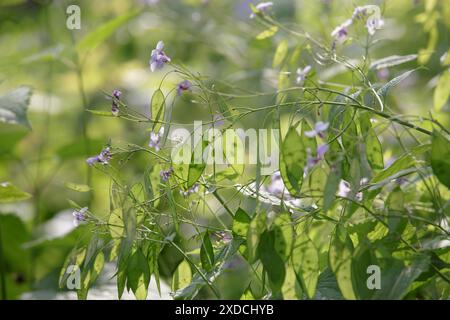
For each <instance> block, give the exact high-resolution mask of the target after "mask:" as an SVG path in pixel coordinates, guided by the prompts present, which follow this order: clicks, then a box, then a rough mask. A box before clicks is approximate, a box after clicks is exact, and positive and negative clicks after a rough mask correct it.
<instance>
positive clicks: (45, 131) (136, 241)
mask: <svg viewBox="0 0 450 320" xmlns="http://www.w3.org/2000/svg"><path fill="white" fill-rule="evenodd" d="M166 2H167V1H159V3H158V6H151V7H150V6H147V5H144V4H143V3H142V4H140V5H139V6H140V7H139V9H137V10H136V8H135V7H136V5H135V4H132V3H131V2H126V1H116V0H112V1H111V3H110V4H108V5H106V6H105V5H104V4H101V3H100V2H95V1H90V2H86V3H85V4H84V6H83V12H82V16H83V18H82V29H81V30H79V31H78V30H70V32H68V31H67V28H65V26H64V24H61V23H63V22H64V21H63V20H64V19H61V15H60V13H61V12H60V9H61V8H60V7H59V6H58V4H57V2H56V1H50V2H48V1H47V2H46V3H45V4H42V3H38V2H36V3H34V4H33V19H29V15H28V14H24V12H23V8H24V6H15V5H14V6H12V5H9V4H5V5H3V4H2V11H1V12H0V27H1V28H2V30H3V29H4V30H5V32H4V33H2V35H1V36H0V40H1V42H2V49H3V50H2V52H0V84H1V85H2V86H4V87H5V88H4V90H2V91H4V92H6V93H4V94H3V95H1V96H0V175H1V176H2V177H4V178H2V179H3V181H5V182H2V181H0V204H1V206H0V298H5V297H6V298H8V299H11V298H13V299H15V298H23V297H29V296H31V297H32V298H34V297H35V295H39V294H40V292H41V291H43V292H45V293H46V294H47V293H49V294H51V295H53V296H55V297H58V298H60V297H61V295H63V296H64V297H67V296H72V295H75V292H71V291H70V290H68V289H69V288H68V287H67V284H68V280H69V279H72V278H73V277H74V276H76V275H77V273H76V272H78V271H79V272H80V276H81V279H80V283H81V288H79V289H77V290H76V294H77V296H78V298H79V299H90V298H95V293H96V292H98V291H97V289H98V290H101V291H102V292H105V291H103V289H104V287H103V286H104V282H105V281H107V282H108V286H107V289H106V291H109V290H110V288H111V287H113V286H110V285H109V284H112V283H114V285H115V290H113V292H111V296H110V297H113V298H119V299H121V298H128V297H129V296H128V295H127V294H132V295H134V297H135V298H137V299H146V298H147V297H149V296H153V295H154V294H158V295H160V296H161V298H165V299H167V298H172V297H173V298H175V299H212V298H216V299H238V298H240V299H249V300H250V299H251V300H254V299H448V298H449V297H450V289H449V288H450V286H449V283H450V280H449V279H450V267H449V266H450V247H449V244H448V243H449V239H450V238H449V229H448V220H449V214H450V211H449V205H448V199H449V197H450V189H449V188H450V176H449V168H450V162H449V159H450V150H449V148H450V147H449V139H448V138H449V134H450V132H449V130H448V128H449V124H450V122H449V117H448V112H446V111H447V109H448V97H449V90H450V84H449V81H450V80H449V79H450V76H449V74H450V73H449V72H448V70H447V68H448V66H449V65H450V60H449V59H450V58H449V56H450V51H448V48H446V47H445V46H443V45H441V44H444V43H445V41H446V39H447V38H448V35H447V34H448V30H449V27H450V24H449V22H448V21H447V20H448V19H447V20H446V19H443V17H446V16H448V14H447V13H449V12H450V5H449V4H448V3H447V1H435V0H426V1H423V2H417V1H416V2H411V1H409V0H399V1H392V2H385V1H381V2H380V3H377V5H379V6H380V9H381V13H382V18H383V19H384V20H385V21H387V22H389V23H386V24H385V25H384V26H383V28H382V30H378V29H376V30H375V33H374V34H369V33H368V28H367V25H366V22H367V21H366V17H363V16H361V17H360V18H361V19H353V20H352V24H351V25H350V26H348V28H347V30H346V33H347V35H346V36H347V39H345V41H340V40H343V39H339V38H335V36H334V35H333V36H330V35H331V33H332V32H333V30H334V28H335V27H336V26H337V25H334V24H335V23H336V22H338V21H341V19H343V17H347V18H350V16H351V13H352V12H353V11H354V10H355V9H356V6H357V4H355V3H353V2H354V1H353V2H352V1H350V0H345V1H342V3H341V2H340V3H339V5H334V4H332V3H331V4H330V3H329V2H327V1H302V2H301V5H299V3H300V2H295V1H279V2H278V1H277V2H276V3H274V4H273V8H268V9H267V10H266V9H260V10H258V9H256V7H255V6H254V5H250V8H251V11H252V12H253V13H254V14H253V15H252V18H251V19H250V18H248V19H247V17H246V16H245V17H244V16H243V15H242V12H244V10H241V8H240V7H239V10H236V8H237V7H235V5H236V4H235V3H233V2H232V1H226V0H217V1H209V3H208V5H204V4H202V3H201V2H202V1H184V2H183V3H182V4H180V5H179V6H173V5H171V4H170V3H169V2H167V3H166ZM3 8H5V10H3ZM11 13H12V14H11ZM193 13H194V14H193ZM324 14H325V15H326V16H327V19H328V20H327V21H331V24H325V25H324V24H320V23H318V21H319V20H320V19H319V18H320V17H321V16H323V15H324ZM412 14H413V16H412ZM244 15H247V13H245V14H244ZM12 16H14V17H17V19H14V23H13V24H11V19H10V17H12ZM100 16H102V17H105V19H106V22H102V21H100V20H99V17H100ZM187 17H188V18H187ZM224 17H226V19H225V18H224ZM293 17H295V18H296V21H293V20H292V19H293ZM318 17H319V18H318ZM191 18H192V19H191ZM102 20H103V18H102ZM342 21H345V20H342ZM298 22H300V23H301V24H300V25H296V23H298ZM394 25H395V26H397V28H399V29H404V30H414V37H399V34H397V33H396V32H392V30H391V28H393V27H392V26H394ZM205 26H206V27H205ZM383 29H384V30H383ZM199 30H201V32H200V33H199ZM149 31H151V32H149ZM70 33H72V35H70ZM386 35H389V37H388V38H389V41H386ZM161 40H162V41H164V43H165V45H166V46H165V48H164V52H159V55H156V58H161V57H163V56H164V55H167V57H170V61H168V60H169V59H166V60H167V61H166V60H165V61H164V62H161V63H160V65H158V68H157V70H155V72H150V70H148V69H149V67H148V62H149V61H148V60H149V58H150V59H155V55H153V57H150V55H151V52H152V50H153V49H155V45H156V44H157V43H158V41H161ZM71 48H73V49H71ZM445 53H446V54H447V56H446V55H445ZM443 54H444V55H443ZM181 81H188V82H189V84H190V85H189V86H190V89H189V90H179V88H178V87H177V84H179V83H180V82H181ZM22 83H24V84H27V85H29V86H30V87H32V88H33V92H34V96H33V99H32V101H31V102H30V97H31V89H29V88H30V87H17V85H18V84H22ZM185 83H187V82H185ZM14 88H16V89H14ZM177 89H178V90H177ZM113 90H120V91H121V94H120V97H114V99H113V98H112V97H113V95H112V94H111V92H112V91H113ZM427 90H428V91H427ZM149 93H150V94H149ZM115 95H118V93H117V91H115ZM430 106H432V107H430ZM433 106H434V107H433ZM116 107H118V108H119V110H120V112H119V113H116V112H113V110H114V108H116ZM221 118H223V119H221ZM196 120H202V121H203V126H202V128H201V129H202V131H203V133H204V135H203V137H202V138H203V139H201V141H200V140H194V139H192V140H194V141H195V145H190V143H191V142H192V140H191V139H187V140H186V145H185V146H187V147H188V148H186V152H187V154H185V156H186V158H187V159H188V160H189V162H188V163H179V162H177V161H176V160H175V154H176V151H177V149H176V148H178V147H180V145H179V144H178V142H179V139H178V138H177V137H175V136H172V135H171V134H172V133H173V132H174V131H173V130H174V129H181V128H183V129H186V130H187V132H189V133H190V135H191V137H190V138H192V136H195V135H196V134H198V132H192V130H191V126H190V125H191V124H192V122H193V121H196ZM31 124H32V125H33V126H32V127H33V130H30V128H31ZM161 128H164V134H162V131H161ZM210 128H214V129H215V130H217V133H218V134H217V136H215V137H214V142H213V141H207V130H208V129H210ZM227 129H242V131H246V130H247V129H255V130H256V134H257V136H258V139H257V140H256V141H253V140H252V138H249V139H248V140H246V141H242V140H243V139H241V132H242V131H238V130H234V131H233V133H232V135H231V137H232V138H235V140H234V141H233V143H232V144H231V145H227V144H226V143H225V141H223V143H220V142H221V141H219V144H220V145H222V146H223V150H221V151H220V152H223V155H224V156H228V155H230V153H231V154H232V155H233V156H237V155H242V156H243V157H244V163H238V162H237V161H235V162H232V161H231V158H232V157H229V158H228V159H227V160H228V161H226V162H225V163H217V162H216V163H205V160H206V156H207V155H209V156H211V155H213V156H217V154H215V153H214V152H216V151H217V150H213V146H214V144H215V142H217V140H218V139H219V138H220V136H222V137H223V136H224V135H225V133H226V130H227ZM260 129H265V130H271V129H274V130H279V131H276V132H274V136H275V137H276V140H277V141H270V143H269V145H267V146H263V145H262V143H261V138H262V133H263V132H262V131H258V130H260ZM150 132H152V133H153V134H159V133H161V135H162V136H161V137H160V144H159V147H160V148H155V147H152V146H151V145H152V144H149V141H148V139H149V133H150ZM247 133H248V134H247ZM253 133H254V131H252V130H250V131H247V132H246V134H247V136H248V137H249V136H250V135H252V134H253ZM269 134H271V133H270V132H269ZM152 142H153V141H152ZM240 142H244V143H243V147H244V149H243V150H242V149H239V148H238V147H239V143H240ZM319 147H320V148H319ZM230 149H232V150H230ZM183 151H184V149H183ZM264 151H270V152H268V153H267V154H266V155H265V156H263V154H264ZM218 152H219V151H218ZM198 155H202V160H203V161H200V162H199V161H196V160H200V159H195V157H196V156H198ZM91 157H97V158H91ZM88 158H90V159H91V160H92V159H95V165H92V166H90V165H88V163H86V159H88ZM249 159H256V160H258V161H257V162H256V163H254V162H252V163H248V161H247V160H249ZM269 159H270V167H269V162H268V160H269ZM209 160H211V159H209ZM88 162H90V161H88ZM267 168H269V170H268V171H267V170H266V169H267ZM6 181H7V182H6ZM25 190H26V191H28V192H25ZM85 208H87V209H85ZM72 211H73V214H72ZM74 218H75V223H76V224H77V225H78V226H77V227H74V226H73V224H72V221H71V220H72V219H74ZM74 228H75V229H74ZM69 266H77V267H78V268H79V269H77V271H74V270H72V271H71V272H69V271H68V268H69ZM110 268H113V269H114V274H113V276H112V277H108V279H106V280H105V277H104V276H105V275H106V272H107V271H109V270H110ZM378 272H379V273H378ZM58 274H59V279H58ZM150 279H152V281H151V282H150ZM100 280H101V281H100ZM153 280H154V281H153ZM168 284H170V287H169V286H168ZM378 284H379V287H378ZM58 285H59V286H58ZM37 289H38V290H39V292H35V290H37ZM41 289H42V290H41ZM60 289H62V290H60ZM57 290H58V291H57ZM26 292H28V293H27V295H26V296H21V295H22V294H23V293H26ZM38 297H39V296H38Z"/></svg>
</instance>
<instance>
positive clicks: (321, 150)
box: [303, 143, 329, 177]
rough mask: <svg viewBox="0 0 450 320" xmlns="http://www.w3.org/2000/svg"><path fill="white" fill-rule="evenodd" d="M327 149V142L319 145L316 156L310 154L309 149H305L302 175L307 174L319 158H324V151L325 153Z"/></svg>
mask: <svg viewBox="0 0 450 320" xmlns="http://www.w3.org/2000/svg"><path fill="white" fill-rule="evenodd" d="M328 149H329V146H328V144H326V143H325V144H322V145H320V146H319V147H318V148H317V150H316V156H313V155H312V154H311V149H309V148H308V149H307V150H306V153H307V156H306V166H305V169H304V170H303V172H304V173H303V175H304V176H305V177H306V176H307V175H308V173H309V172H311V170H312V169H313V168H314V166H315V165H316V164H318V163H319V162H320V161H321V160H323V159H324V156H325V153H327V151H328Z"/></svg>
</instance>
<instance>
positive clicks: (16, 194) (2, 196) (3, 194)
mask: <svg viewBox="0 0 450 320" xmlns="http://www.w3.org/2000/svg"><path fill="white" fill-rule="evenodd" d="M30 197H31V195H30V194H29V193H26V192H24V191H22V190H20V189H19V188H17V187H16V186H14V185H12V184H11V183H9V182H3V183H1V184H0V203H6V202H17V201H22V200H26V199H28V198H30Z"/></svg>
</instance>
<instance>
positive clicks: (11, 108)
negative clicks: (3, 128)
mask: <svg viewBox="0 0 450 320" xmlns="http://www.w3.org/2000/svg"><path fill="white" fill-rule="evenodd" d="M30 98H31V89H30V88H28V87H19V88H17V89H15V90H13V91H10V92H7V93H6V94H4V95H3V96H0V122H5V123H11V124H19V125H22V126H25V127H27V128H28V129H31V124H30V122H29V121H28V117H27V110H28V105H29V103H30Z"/></svg>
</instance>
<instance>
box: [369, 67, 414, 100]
mask: <svg viewBox="0 0 450 320" xmlns="http://www.w3.org/2000/svg"><path fill="white" fill-rule="evenodd" d="M414 71H416V69H414V70H409V71H406V72H404V73H402V74H401V75H399V76H397V77H395V78H394V79H392V80H391V81H389V82H388V83H386V84H385V85H384V86H382V87H381V88H380V89H379V90H378V91H377V94H378V95H379V96H386V95H387V93H388V91H389V90H390V89H392V88H393V87H395V86H396V85H398V84H399V83H400V82H402V81H403V80H405V79H406V78H408V77H409V76H410V75H411V74H412V73H413V72H414Z"/></svg>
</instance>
